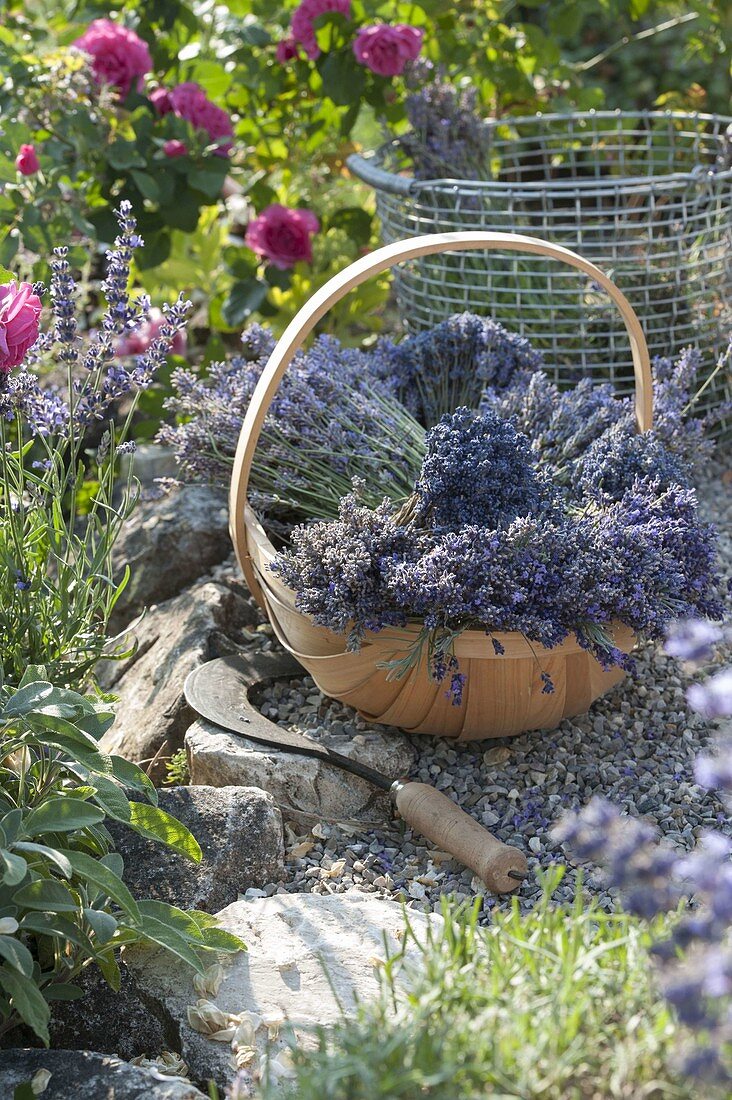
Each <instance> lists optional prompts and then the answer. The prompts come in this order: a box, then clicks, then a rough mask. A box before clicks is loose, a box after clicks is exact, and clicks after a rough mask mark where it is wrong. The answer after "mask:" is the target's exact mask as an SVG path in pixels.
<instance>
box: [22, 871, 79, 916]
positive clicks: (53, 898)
mask: <svg viewBox="0 0 732 1100" xmlns="http://www.w3.org/2000/svg"><path fill="white" fill-rule="evenodd" d="M13 903H14V904H15V905H19V906H21V907H22V908H24V909H38V910H40V911H41V912H43V913H75V912H76V911H77V910H78V908H79V903H78V902H77V901H76V899H75V898H74V895H73V894H72V893H71V891H70V890H69V889H68V887H66V886H64V884H63V883H62V882H58V880H57V879H54V878H39V879H36V880H35V881H34V882H29V883H27V884H26V885H25V886H21V887H20V888H19V889H18V890H16V891H15V893H14V894H13Z"/></svg>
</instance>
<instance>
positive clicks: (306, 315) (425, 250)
mask: <svg viewBox="0 0 732 1100" xmlns="http://www.w3.org/2000/svg"><path fill="white" fill-rule="evenodd" d="M480 248H492V249H494V250H496V251H507V252H525V253H532V254H534V255H536V256H546V257H547V258H548V259H550V260H558V261H560V262H562V263H565V264H568V265H569V266H570V267H575V268H577V269H578V270H579V271H583V272H584V273H585V275H589V276H590V277H591V278H592V279H594V281H595V282H596V283H597V284H598V285H599V286H601V287H602V288H603V290H605V291H606V292H607V294H608V295H609V296H610V298H611V299H612V300H613V302H614V303H615V305H616V306H617V307H618V310H619V312H620V315H621V317H622V319H623V323H624V325H625V328H626V331H627V333H628V338H629V340H630V349H631V353H632V356H633V370H634V372H635V415H636V420H637V423H638V430H639V431H641V432H646V431H649V430H650V428H651V424H652V421H653V381H652V378H651V365H650V358H649V355H648V345H647V344H646V339H645V336H644V335H643V330H642V328H641V324H640V321H639V320H638V317H637V316H636V314H635V311H634V310H633V307H632V306H631V304H630V302H629V301H628V299H627V298H626V297H625V295H624V294H623V293H622V291H620V290H619V289H618V288H617V286H616V285H615V283H614V282H613V281H612V279H610V278H609V277H608V276H607V275H606V274H605V273H604V272H603V271H601V270H600V268H599V267H595V265H594V264H593V263H590V261H589V260H585V259H584V258H583V257H582V256H578V255H577V253H576V252H572V251H570V249H568V248H564V247H563V246H562V245H559V244H550V243H549V242H548V241H543V240H541V239H540V238H539V237H526V236H523V235H521V234H518V233H489V232H480V233H479V232H464V233H431V234H427V235H425V236H421V237H410V238H408V239H407V240H403V241H396V242H394V243H393V244H388V245H385V246H384V247H383V248H377V249H376V251H375V252H370V253H369V254H368V255H367V256H362V257H361V258H360V259H358V260H356V261H355V262H354V263H352V264H350V265H349V266H348V267H347V268H345V269H344V270H343V271H341V272H339V273H338V275H334V276H333V278H332V279H329V280H328V282H327V283H325V284H324V285H323V286H321V287H320V289H319V290H317V291H316V292H315V294H313V296H312V298H310V300H309V301H308V302H306V303H305V305H304V306H303V307H302V309H300V310H299V312H298V313H297V314H296V315H295V317H294V318H293V319H292V321H290V323H289V325H288V326H287V328H286V329H285V331H284V332H283V334H282V336H281V337H280V339H279V341H278V342H277V346H276V347H275V349H274V351H273V352H272V355H271V356H270V358H269V361H268V363H267V365H266V367H265V368H264V370H263V371H262V374H261V377H260V379H259V382H258V383H257V385H256V387H255V390H254V393H253V394H252V399H251V401H250V403H249V408H248V409H247V412H246V416H245V417H244V423H243V424H242V429H241V433H240V435H239V442H238V444H237V448H236V455H235V457H234V468H233V472H232V475H231V488H230V492H229V508H230V514H229V531H230V533H231V540H232V542H233V544H234V550H235V551H236V556H237V559H238V561H239V565H240V567H241V570H242V572H243V573H244V576H245V578H246V581H247V584H248V585H249V588H250V591H251V592H252V594H253V595H254V596H255V598H257V599H258V600H260V602H261V592H260V588H259V583H258V581H257V578H256V576H255V574H254V570H253V568H252V564H251V560H250V557H249V552H248V546H247V526H246V521H245V515H244V513H245V508H246V506H247V490H248V488H249V477H250V474H251V470H252V462H253V461H254V452H255V450H256V447H257V443H258V442H259V436H260V433H261V431H262V425H263V424H264V419H265V417H266V415H267V412H268V410H269V407H270V404H271V403H272V399H273V398H274V395H275V393H276V392H277V387H278V385H279V383H280V379H281V378H282V375H283V374H284V373H285V371H286V369H287V367H288V366H289V364H290V362H291V361H292V359H293V357H294V355H295V354H296V352H297V351H299V349H300V348H301V347H302V345H303V343H304V342H305V340H306V339H307V337H308V336H309V335H310V333H311V332H312V330H313V329H314V328H315V326H316V324H317V323H318V321H319V320H320V318H321V317H323V316H324V315H325V314H326V313H327V312H328V310H329V309H330V307H331V306H332V305H335V303H336V302H338V301H340V299H341V298H343V297H344V296H345V295H346V294H347V293H348V291H349V290H352V289H353V288H354V287H356V286H360V284H361V283H363V282H365V281H366V279H368V278H370V276H372V275H378V274H379V273H380V272H382V271H386V270H387V269H388V268H390V267H393V265H394V264H397V263H399V262H400V261H402V260H412V259H414V258H416V257H417V256H429V255H431V254H432V253H438V252H458V251H459V252H464V251H468V250H470V249H480Z"/></svg>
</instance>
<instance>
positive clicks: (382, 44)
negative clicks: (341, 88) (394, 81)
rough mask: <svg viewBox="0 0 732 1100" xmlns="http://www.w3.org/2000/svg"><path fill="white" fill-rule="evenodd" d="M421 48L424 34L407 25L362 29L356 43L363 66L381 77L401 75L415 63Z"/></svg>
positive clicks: (379, 25)
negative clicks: (406, 67)
mask: <svg viewBox="0 0 732 1100" xmlns="http://www.w3.org/2000/svg"><path fill="white" fill-rule="evenodd" d="M421 49H422V31H420V30H418V29H417V27H410V26H408V25H407V24H406V23H397V24H395V26H393V27H392V26H388V25H387V24H386V23H379V24H376V25H375V26H373V27H362V28H361V30H360V31H359V32H358V34H357V36H356V41H355V42H354V43H353V52H354V53H355V55H356V60H357V61H358V62H359V64H361V65H366V67H367V68H369V69H371V72H372V73H377V74H378V75H379V76H401V74H402V73H403V72H404V66H405V65H406V64H407V62H408V61H414V59H415V57H417V56H418V55H419V51H420V50H421Z"/></svg>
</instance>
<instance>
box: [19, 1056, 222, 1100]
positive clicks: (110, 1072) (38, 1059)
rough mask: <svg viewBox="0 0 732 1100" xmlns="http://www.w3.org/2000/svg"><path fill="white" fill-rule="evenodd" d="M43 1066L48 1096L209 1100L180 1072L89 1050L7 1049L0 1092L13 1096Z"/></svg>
mask: <svg viewBox="0 0 732 1100" xmlns="http://www.w3.org/2000/svg"><path fill="white" fill-rule="evenodd" d="M44 1070H45V1071H47V1072H49V1073H50V1074H51V1076H50V1078H49V1079H48V1083H47V1085H46V1088H45V1090H44V1091H43V1092H42V1093H40V1095H42V1096H43V1097H44V1100H205V1097H204V1094H203V1093H202V1092H199V1090H198V1089H197V1088H195V1086H194V1085H192V1084H190V1082H188V1081H183V1080H181V1078H179V1077H164V1076H163V1075H162V1074H160V1073H157V1072H153V1071H151V1070H147V1069H141V1068H140V1067H138V1066H131V1065H129V1063H128V1062H122V1061H120V1059H119V1058H114V1057H112V1056H110V1055H109V1054H95V1053H92V1052H91V1051H88V1050H9V1051H4V1052H3V1053H2V1054H0V1096H2V1097H3V1098H5V1097H7V1098H8V1100H10V1097H12V1095H13V1093H14V1091H15V1089H16V1088H17V1087H18V1086H19V1085H22V1084H24V1083H26V1082H30V1081H32V1080H33V1078H34V1077H35V1075H36V1074H37V1073H39V1072H40V1071H44ZM39 1084H40V1082H39Z"/></svg>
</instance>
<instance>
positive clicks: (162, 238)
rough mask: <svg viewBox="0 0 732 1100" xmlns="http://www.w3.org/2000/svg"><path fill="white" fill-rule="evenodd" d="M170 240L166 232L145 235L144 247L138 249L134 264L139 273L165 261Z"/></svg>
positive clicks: (168, 252)
mask: <svg viewBox="0 0 732 1100" xmlns="http://www.w3.org/2000/svg"><path fill="white" fill-rule="evenodd" d="M170 247H171V238H170V233H169V232H168V231H167V230H161V231H160V232H158V233H145V247H144V248H141V249H139V251H138V253H137V255H136V256H135V263H136V265H137V267H139V269H140V270H141V271H148V270H149V269H150V268H151V267H157V266H158V264H162V263H164V262H165V260H167V258H168V256H169V255H170Z"/></svg>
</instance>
